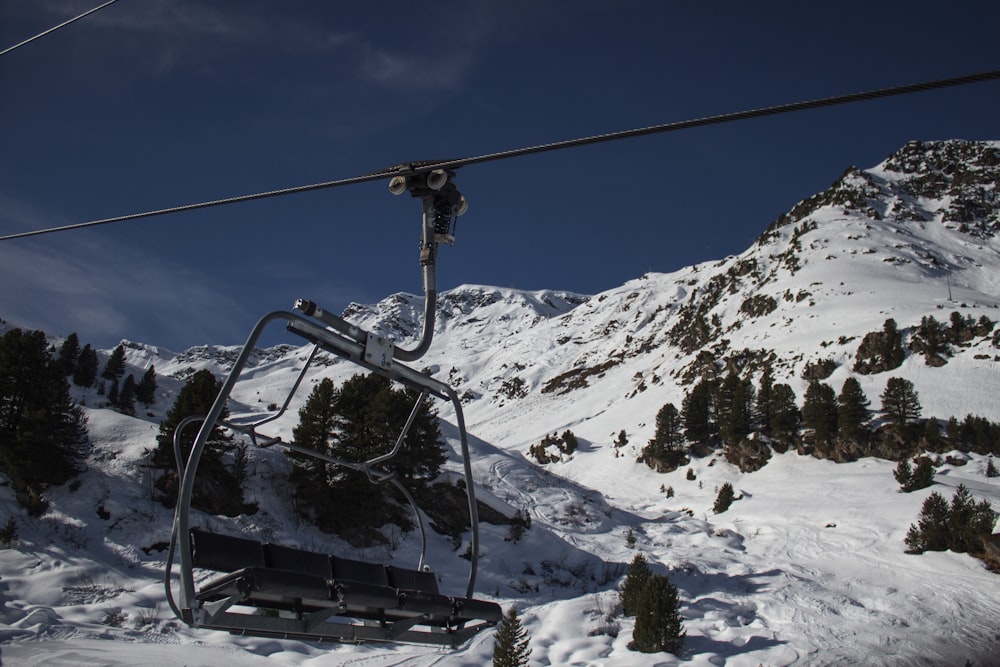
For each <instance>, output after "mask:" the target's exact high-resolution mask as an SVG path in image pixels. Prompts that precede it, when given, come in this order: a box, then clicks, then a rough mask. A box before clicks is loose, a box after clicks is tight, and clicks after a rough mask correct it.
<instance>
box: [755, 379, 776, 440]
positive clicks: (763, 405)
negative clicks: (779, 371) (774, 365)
mask: <svg viewBox="0 0 1000 667" xmlns="http://www.w3.org/2000/svg"><path fill="white" fill-rule="evenodd" d="M773 392H774V372H773V371H772V370H771V366H770V365H768V366H765V367H764V372H763V373H761V374H760V383H759V384H758V385H757V401H756V403H755V405H756V410H755V412H754V418H755V419H756V420H757V424H758V426H759V428H760V431H761V433H764V434H765V435H771V397H772V395H773Z"/></svg>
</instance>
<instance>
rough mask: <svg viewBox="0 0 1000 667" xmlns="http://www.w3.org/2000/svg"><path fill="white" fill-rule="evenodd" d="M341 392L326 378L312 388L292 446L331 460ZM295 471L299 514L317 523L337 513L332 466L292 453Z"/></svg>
mask: <svg viewBox="0 0 1000 667" xmlns="http://www.w3.org/2000/svg"><path fill="white" fill-rule="evenodd" d="M337 395H338V392H337V390H336V387H335V386H334V384H333V380H331V379H329V378H323V379H322V380H321V381H320V382H319V384H317V385H316V386H315V387H313V390H312V392H310V394H309V397H308V398H307V399H306V402H305V405H303V407H302V409H301V410H299V423H298V425H297V426H296V427H295V428H294V430H293V431H292V442H294V443H295V444H296V445H298V446H299V447H305V448H307V449H310V450H312V451H315V452H317V453H319V454H322V455H324V456H330V455H331V454H332V452H331V445H332V443H333V439H334V437H335V436H336V433H337V428H338V420H337V413H336V410H335V409H334V404H335V403H336V398H337ZM288 456H289V458H290V459H291V461H292V469H291V472H290V473H289V477H288V480H289V482H290V483H291V485H292V489H293V492H294V494H295V505H296V508H297V509H298V510H299V512H300V513H302V514H304V515H306V516H309V517H310V518H312V519H313V520H314V521H316V520H317V519H318V518H319V517H321V516H324V515H325V514H327V513H331V512H335V511H336V508H335V506H334V505H333V502H334V499H333V498H332V495H331V493H330V487H329V481H328V480H329V478H330V470H332V468H333V465H332V464H330V463H327V462H325V461H322V460H320V459H317V458H314V457H312V456H307V455H305V454H299V453H297V452H293V451H289V452H288Z"/></svg>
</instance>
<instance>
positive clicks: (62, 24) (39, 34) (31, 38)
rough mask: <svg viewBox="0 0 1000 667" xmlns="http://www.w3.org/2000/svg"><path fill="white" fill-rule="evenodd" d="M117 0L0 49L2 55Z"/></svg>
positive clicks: (109, 1)
mask: <svg viewBox="0 0 1000 667" xmlns="http://www.w3.org/2000/svg"><path fill="white" fill-rule="evenodd" d="M116 2H118V0H108V2H105V3H104V4H103V5H100V6H98V7H94V8H93V9H88V10H87V11H85V12H84V13H82V14H80V15H79V16H74V17H73V18H71V19H70V20H68V21H63V22H62V23H60V24H59V25H57V26H53V27H51V28H49V29H48V30H45V31H43V32H40V33H38V34H37V35H35V36H34V37H29V38H28V39H26V40H24V41H23V42H18V43H17V44H15V45H14V46H8V47H7V48H6V49H4V50H3V51H0V56H2V55H4V54H7V53H10V52H11V51H13V50H14V49H16V48H18V47H21V46H24V45H25V44H28V43H29V42H33V41H35V40H36V39H38V38H40V37H45V35H48V34H49V33H53V32H55V31H56V30H58V29H59V28H65V27H66V26H68V25H69V24H70V23H73V22H74V21H79V20H80V19H82V18H84V17H85V16H90V15H91V14H93V13H94V12H98V11H100V10H102V9H104V8H105V7H107V6H108V5H112V4H114V3H116Z"/></svg>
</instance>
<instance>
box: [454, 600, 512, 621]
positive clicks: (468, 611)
mask: <svg viewBox="0 0 1000 667" xmlns="http://www.w3.org/2000/svg"><path fill="white" fill-rule="evenodd" d="M455 615H456V616H457V617H458V618H460V619H461V620H463V621H469V620H472V619H480V620H483V621H486V622H487V623H490V624H496V623H499V622H500V619H501V618H502V617H503V609H501V607H500V605H498V604H497V603H496V602H489V601H487V600H476V599H473V598H455Z"/></svg>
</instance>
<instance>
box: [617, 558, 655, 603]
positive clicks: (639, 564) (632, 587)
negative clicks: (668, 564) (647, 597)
mask: <svg viewBox="0 0 1000 667" xmlns="http://www.w3.org/2000/svg"><path fill="white" fill-rule="evenodd" d="M650 576H652V572H650V570H649V563H648V562H647V561H646V557H645V556H643V555H642V554H636V555H635V556H634V557H633V558H632V562H631V564H629V566H628V573H626V575H625V581H624V582H623V583H622V590H621V602H622V613H623V614H625V615H626V616H635V614H636V611H637V610H638V605H639V594H640V593H641V592H642V589H643V588H644V587H645V585H646V582H647V581H649V577H650Z"/></svg>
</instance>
